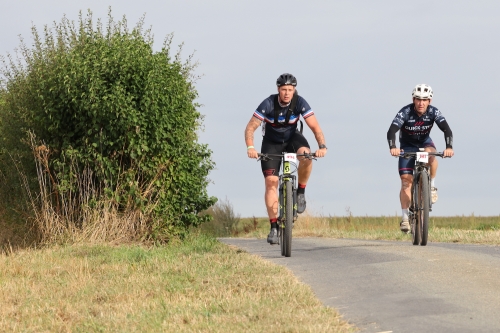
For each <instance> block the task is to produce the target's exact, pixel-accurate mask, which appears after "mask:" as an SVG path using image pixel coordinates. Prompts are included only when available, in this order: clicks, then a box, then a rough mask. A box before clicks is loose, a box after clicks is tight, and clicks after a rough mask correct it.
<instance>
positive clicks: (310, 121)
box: [305, 115, 326, 157]
mask: <svg viewBox="0 0 500 333" xmlns="http://www.w3.org/2000/svg"><path fill="white" fill-rule="evenodd" d="M305 121H306V124H307V126H309V128H310V129H311V131H312V132H313V134H314V137H315V138H316V141H317V142H318V146H320V145H326V141H325V136H324V135H323V131H322V130H321V127H320V126H319V123H318V120H317V119H316V116H314V115H312V116H310V117H307V118H306V119H305ZM315 154H316V157H323V156H325V155H326V148H320V149H318V150H317V151H316V153H315Z"/></svg>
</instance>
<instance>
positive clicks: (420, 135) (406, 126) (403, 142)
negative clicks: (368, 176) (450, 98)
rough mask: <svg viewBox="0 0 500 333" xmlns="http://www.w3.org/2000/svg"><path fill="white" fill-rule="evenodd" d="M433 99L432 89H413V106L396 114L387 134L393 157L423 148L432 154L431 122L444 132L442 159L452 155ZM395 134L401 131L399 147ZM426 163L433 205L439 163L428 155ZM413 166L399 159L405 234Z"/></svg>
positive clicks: (449, 137) (450, 142) (447, 131)
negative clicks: (428, 168) (429, 176)
mask: <svg viewBox="0 0 500 333" xmlns="http://www.w3.org/2000/svg"><path fill="white" fill-rule="evenodd" d="M432 96H433V91H432V88H431V87H430V86H428V85H426V84H418V85H417V86H416V87H415V88H414V89H413V93H412V97H413V103H412V104H408V105H407V106H405V107H404V108H402V109H401V110H400V111H399V112H398V114H397V115H396V117H395V118H394V120H393V121H392V124H391V127H390V128H389V131H388V132H387V142H388V143H389V149H390V152H391V155H392V156H399V155H400V152H401V150H403V151H405V152H416V151H419V149H420V148H424V149H425V151H428V152H435V151H436V146H435V145H434V142H432V139H431V137H430V136H429V134H430V132H431V129H432V127H433V126H434V123H436V124H437V126H438V127H439V129H440V130H441V131H443V132H444V139H445V142H446V149H445V150H444V152H443V153H444V156H445V157H452V156H453V154H454V153H453V134H452V132H451V129H450V126H449V125H448V122H447V121H446V119H445V118H444V116H443V114H442V113H441V111H439V110H438V109H437V108H436V107H434V106H432V105H431V102H432ZM397 131H400V132H399V143H400V148H397V147H396V132H397ZM429 164H430V170H431V197H432V203H435V202H436V201H437V198H438V196H437V188H436V185H435V184H436V172H437V168H438V161H437V159H436V158H435V157H434V156H429ZM414 165H415V160H414V159H405V158H402V157H399V175H400V178H401V191H400V195H399V198H400V201H401V209H402V219H401V223H400V229H401V231H402V232H405V233H407V232H409V231H410V223H409V221H408V208H409V207H410V200H411V186H412V183H413V166H414Z"/></svg>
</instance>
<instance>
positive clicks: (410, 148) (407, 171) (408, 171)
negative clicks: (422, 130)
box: [398, 137, 436, 175]
mask: <svg viewBox="0 0 500 333" xmlns="http://www.w3.org/2000/svg"><path fill="white" fill-rule="evenodd" d="M427 147H432V148H434V149H436V146H435V145H434V142H432V139H431V138H430V137H428V138H427V139H425V141H423V142H419V143H418V144H414V143H406V142H400V149H403V150H404V151H405V152H417V151H419V148H427ZM414 166H415V159H414V158H408V159H406V158H403V157H400V158H399V165H398V168H399V175H413V167H414Z"/></svg>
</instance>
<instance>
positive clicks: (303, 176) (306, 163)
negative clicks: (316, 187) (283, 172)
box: [297, 147, 312, 185]
mask: <svg viewBox="0 0 500 333" xmlns="http://www.w3.org/2000/svg"><path fill="white" fill-rule="evenodd" d="M304 153H310V150H309V148H307V147H302V148H299V150H297V154H304ZM299 159H300V163H299V170H298V174H299V184H303V185H306V184H307V181H308V180H309V176H310V175H311V171H312V161H311V160H310V159H307V158H305V157H302V158H299Z"/></svg>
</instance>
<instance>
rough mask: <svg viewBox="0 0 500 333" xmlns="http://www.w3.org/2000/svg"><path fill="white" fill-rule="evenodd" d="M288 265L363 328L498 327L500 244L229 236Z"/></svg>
mask: <svg viewBox="0 0 500 333" xmlns="http://www.w3.org/2000/svg"><path fill="white" fill-rule="evenodd" d="M221 241H222V242H224V243H226V244H231V245H235V246H237V247H239V248H241V249H243V250H245V251H247V252H249V253H253V254H256V255H259V256H261V257H262V258H264V259H266V260H270V261H272V262H274V263H276V264H279V265H283V266H286V267H287V268H288V269H290V270H291V271H292V272H293V273H294V274H295V275H296V276H297V277H298V278H299V279H300V280H301V281H303V282H304V283H306V284H308V285H310V286H311V287H312V289H313V291H314V292H315V294H316V295H317V297H318V298H319V299H320V300H321V301H322V302H323V303H324V304H325V305H327V306H331V307H334V308H336V309H337V310H338V311H339V312H340V313H341V314H342V315H343V316H344V319H345V320H347V321H349V322H350V323H353V324H354V325H356V326H357V327H359V328H360V329H361V331H362V332H476V333H477V332H500V247H498V246H480V245H463V244H444V243H429V244H428V245H427V246H413V245H411V243H410V241H408V242H390V241H365V240H352V239H327V238H294V240H293V249H292V256H291V257H290V258H285V257H282V256H281V252H280V248H279V245H275V246H271V245H269V244H267V243H266V241H265V239H243V238H223V239H221Z"/></svg>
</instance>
